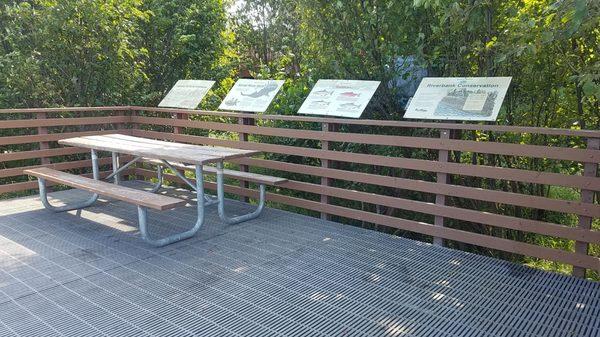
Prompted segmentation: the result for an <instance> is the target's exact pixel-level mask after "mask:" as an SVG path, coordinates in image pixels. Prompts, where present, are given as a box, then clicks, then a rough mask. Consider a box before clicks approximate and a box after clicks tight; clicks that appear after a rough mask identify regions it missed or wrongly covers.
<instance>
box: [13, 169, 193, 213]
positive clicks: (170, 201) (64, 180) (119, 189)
mask: <svg viewBox="0 0 600 337" xmlns="http://www.w3.org/2000/svg"><path fill="white" fill-rule="evenodd" d="M23 173H25V174H28V175H31V176H35V177H38V178H43V179H46V180H49V181H54V182H57V183H60V184H64V185H67V186H71V187H74V188H77V189H81V190H85V191H88V192H92V193H98V194H100V195H103V196H106V197H110V198H114V199H117V200H121V201H125V202H128V203H131V204H134V205H139V206H144V207H149V208H152V209H156V210H160V211H162V210H166V209H171V208H175V207H178V206H182V205H185V204H186V201H185V200H181V199H177V198H172V197H168V196H165V195H161V194H153V193H150V192H146V191H140V190H136V189H133V188H129V187H124V186H118V185H115V184H111V183H107V182H103V181H100V180H95V179H90V178H86V177H82V176H78V175H74V174H70V173H66V172H62V171H57V170H53V169H50V168H47V167H40V168H35V169H30V170H25V171H23Z"/></svg>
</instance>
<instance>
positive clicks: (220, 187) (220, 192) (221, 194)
mask: <svg viewBox="0 0 600 337" xmlns="http://www.w3.org/2000/svg"><path fill="white" fill-rule="evenodd" d="M224 186H225V183H224V177H223V162H219V163H217V199H218V200H219V207H218V210H219V218H221V220H223V222H225V223H226V224H229V225H233V224H237V223H240V222H244V221H248V220H252V219H256V218H257V217H258V216H259V215H260V213H261V212H262V211H263V209H264V208H265V196H266V188H265V185H264V184H260V185H259V190H260V196H259V199H258V207H257V208H256V210H254V212H251V213H248V214H244V215H240V216H236V217H228V216H227V215H226V214H225V203H224V200H225V188H224Z"/></svg>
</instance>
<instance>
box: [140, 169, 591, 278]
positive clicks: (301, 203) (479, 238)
mask: <svg viewBox="0 0 600 337" xmlns="http://www.w3.org/2000/svg"><path fill="white" fill-rule="evenodd" d="M136 171H137V172H138V174H140V175H144V176H149V177H152V176H153V174H154V172H152V171H149V170H141V169H136ZM165 178H167V179H168V180H170V181H178V182H179V181H180V180H179V179H178V178H177V177H175V176H172V175H166V176H165ZM205 186H206V188H208V189H210V190H215V189H216V185H215V184H214V183H210V182H207V183H205ZM225 191H226V192H227V193H232V194H237V195H245V196H248V197H252V198H257V197H258V192H257V191H254V190H248V189H244V188H240V187H238V186H230V185H225ZM267 198H268V199H269V200H271V201H273V202H277V203H282V204H285V205H290V206H294V207H299V208H304V209H308V210H313V211H316V212H325V213H328V214H333V215H337V216H340V217H344V218H348V219H355V220H362V221H366V222H370V223H374V224H378V225H382V226H387V227H392V228H398V229H402V230H406V231H410V232H415V233H421V234H425V235H430V236H437V237H442V238H444V239H448V240H453V241H458V242H464V243H468V244H472V245H475V246H479V247H486V248H492V249H496V250H501V251H505V252H510V253H515V254H521V255H525V256H532V257H537V258H541V259H546V260H550V261H557V262H562V263H566V264H570V265H576V266H580V267H583V268H588V269H593V270H597V271H600V259H599V258H597V257H593V256H588V255H582V254H576V253H572V252H567V251H563V250H558V249H554V248H547V247H540V246H536V245H533V244H529V243H525V242H518V241H513V240H509V239H503V238H498V237H494V236H489V235H484V234H477V233H471V232H467V231H463V230H458V229H453V228H449V227H438V226H434V225H432V224H428V223H424V222H418V221H414V220H408V219H402V218H396V217H392V216H387V215H381V214H376V213H371V212H367V211H362V210H356V209H351V208H347V207H342V206H336V205H325V204H322V203H320V202H318V201H311V200H305V199H299V198H294V197H290V196H285V195H281V194H276V193H267Z"/></svg>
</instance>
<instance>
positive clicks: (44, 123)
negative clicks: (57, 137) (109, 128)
mask: <svg viewBox="0 0 600 337" xmlns="http://www.w3.org/2000/svg"><path fill="white" fill-rule="evenodd" d="M129 122H131V117H130V116H109V117H80V118H46V119H43V120H35V119H17V120H2V121H0V129H18V128H35V127H52V126H72V125H98V124H113V123H129Z"/></svg>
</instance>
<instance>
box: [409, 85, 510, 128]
mask: <svg viewBox="0 0 600 337" xmlns="http://www.w3.org/2000/svg"><path fill="white" fill-rule="evenodd" d="M511 79H512V78H511V77H467V78H456V77H448V78H436V77H428V78H424V79H423V81H421V84H420V85H419V88H418V89H417V91H416V93H415V96H414V97H413V98H412V100H411V101H410V103H409V105H408V107H407V109H406V114H405V115H404V117H406V118H419V119H444V120H479V121H495V120H496V118H497V117H498V113H499V111H500V107H501V106H502V102H503V101H504V97H505V96H506V91H507V90H508V87H509V85H510V81H511Z"/></svg>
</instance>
